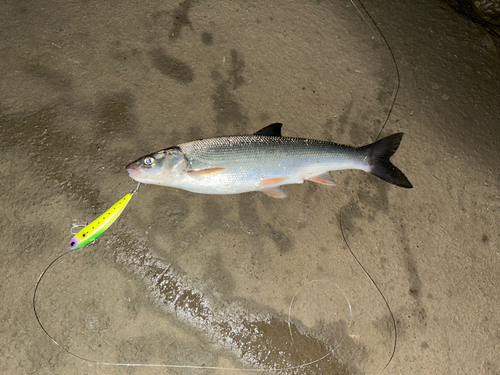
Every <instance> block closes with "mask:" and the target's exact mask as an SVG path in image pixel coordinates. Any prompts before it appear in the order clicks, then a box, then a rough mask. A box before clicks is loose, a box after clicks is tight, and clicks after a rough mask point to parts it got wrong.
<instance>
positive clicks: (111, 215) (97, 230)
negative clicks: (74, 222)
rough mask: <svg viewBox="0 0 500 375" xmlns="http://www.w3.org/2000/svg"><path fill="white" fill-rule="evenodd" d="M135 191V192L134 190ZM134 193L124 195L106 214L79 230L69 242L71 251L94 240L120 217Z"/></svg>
mask: <svg viewBox="0 0 500 375" xmlns="http://www.w3.org/2000/svg"><path fill="white" fill-rule="evenodd" d="M136 191H137V190H136ZM134 194H135V192H132V193H129V194H127V195H125V196H124V197H123V198H122V199H120V200H119V201H118V202H116V203H115V204H114V205H112V206H111V207H110V208H109V209H108V210H107V211H106V212H104V213H103V214H102V215H101V216H99V217H98V218H97V219H95V220H94V221H93V222H91V223H90V224H89V225H87V226H85V227H84V228H83V229H82V230H80V231H79V232H78V233H77V234H76V235H75V236H74V237H73V238H72V239H71V240H70V241H69V248H70V249H71V250H75V249H78V248H80V247H83V246H85V245H87V244H88V243H90V242H93V241H95V240H96V238H97V237H99V236H100V235H101V234H103V233H104V232H105V231H106V230H108V228H109V227H110V226H111V225H112V224H113V223H114V222H115V221H116V219H118V218H119V217H120V215H121V214H122V212H123V210H125V207H127V205H128V203H129V202H130V200H131V199H132V196H133V195H134Z"/></svg>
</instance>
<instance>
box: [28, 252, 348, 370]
mask: <svg viewBox="0 0 500 375" xmlns="http://www.w3.org/2000/svg"><path fill="white" fill-rule="evenodd" d="M76 251H78V250H69V251H67V252H65V253H63V254H61V255H59V256H58V257H57V258H55V259H54V260H53V261H52V262H50V264H49V265H48V266H47V268H45V270H44V271H43V272H42V273H41V274H40V277H39V278H38V280H37V282H36V285H35V289H34V292H33V312H34V314H35V318H36V321H37V322H38V325H39V326H40V328H41V329H42V330H43V332H44V333H45V334H46V335H47V336H48V337H49V338H50V340H51V341H52V342H53V343H54V344H56V345H57V346H58V347H59V348H61V349H62V350H64V351H65V352H66V353H68V354H70V355H72V356H73V357H76V358H78V359H80V360H82V361H84V362H88V363H92V364H94V365H99V366H114V367H155V368H173V369H192V370H196V369H200V370H203V369H205V370H223V371H230V370H232V371H235V370H238V371H245V372H255V373H257V372H258V373H265V372H268V373H269V372H278V373H280V372H283V371H284V372H285V373H286V372H287V371H290V370H297V369H301V368H305V367H308V366H311V365H313V364H315V363H317V362H320V361H322V360H324V359H325V358H327V357H328V356H331V355H333V352H334V351H335V350H336V349H337V348H338V347H339V346H340V345H341V342H340V343H339V344H338V345H337V346H336V347H335V348H334V349H332V350H331V351H329V352H328V353H326V354H325V355H323V356H321V357H320V358H318V359H315V360H313V361H309V362H307V363H303V364H301V365H296V366H289V367H283V368H273V369H249V368H238V367H236V368H235V367H220V366H201V365H198V366H197V365H171V364H150V363H112V362H100V361H94V360H92V359H89V358H85V357H83V356H81V355H79V354H76V353H74V352H73V351H71V350H70V349H68V348H67V347H66V346H64V345H63V344H61V343H59V342H58V341H57V340H56V339H55V338H54V337H53V336H52V335H51V334H50V333H49V331H48V330H47V329H46V328H45V326H44V325H43V323H42V321H41V320H40V316H39V314H38V311H37V308H36V298H37V293H38V288H39V286H40V284H41V282H42V279H43V277H44V276H45V275H46V274H47V272H48V271H49V269H50V268H51V267H52V266H53V265H54V264H56V262H57V261H59V260H60V259H61V258H63V257H64V256H66V255H68V254H69V253H75V252H76ZM320 281H323V282H327V283H331V284H333V285H334V286H335V287H337V289H338V290H340V291H341V293H342V295H343V296H344V297H345V299H346V301H347V304H348V307H349V314H350V317H349V326H350V325H351V321H352V308H351V304H350V302H349V299H348V298H347V295H346V294H345V293H344V291H343V290H342V289H341V288H340V287H339V286H338V285H337V284H335V283H333V282H331V281H328V280H312V281H310V282H308V283H306V284H304V285H303V286H301V287H300V288H299V289H298V290H297V291H296V292H295V294H294V296H293V298H292V301H291V302H290V306H289V312H288V327H289V330H290V337H291V340H292V341H293V334H292V330H291V310H292V305H293V302H294V300H295V298H296V297H297V294H298V293H299V292H300V290H301V289H303V288H304V287H305V286H306V285H307V284H310V283H315V282H316V283H317V282H320ZM294 346H295V344H294Z"/></svg>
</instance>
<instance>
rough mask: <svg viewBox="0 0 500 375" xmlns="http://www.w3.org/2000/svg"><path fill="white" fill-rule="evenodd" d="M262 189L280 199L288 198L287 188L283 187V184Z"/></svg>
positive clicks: (263, 191)
mask: <svg viewBox="0 0 500 375" xmlns="http://www.w3.org/2000/svg"><path fill="white" fill-rule="evenodd" d="M260 191H261V192H262V193H264V194H266V195H269V196H270V197H273V198H280V199H283V198H286V193H285V189H283V186H277V187H273V188H269V189H262V190H260Z"/></svg>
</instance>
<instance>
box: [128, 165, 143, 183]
mask: <svg viewBox="0 0 500 375" xmlns="http://www.w3.org/2000/svg"><path fill="white" fill-rule="evenodd" d="M126 170H127V173H128V175H129V177H130V178H132V179H133V180H135V181H137V178H138V177H139V176H140V174H141V171H140V169H139V167H138V166H137V163H135V162H134V163H130V164H129V165H127V167H126ZM138 182H140V181H138Z"/></svg>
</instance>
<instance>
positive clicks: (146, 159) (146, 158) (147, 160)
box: [144, 156, 155, 165]
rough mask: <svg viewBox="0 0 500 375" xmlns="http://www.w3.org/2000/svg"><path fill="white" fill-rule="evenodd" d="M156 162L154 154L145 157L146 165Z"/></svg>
mask: <svg viewBox="0 0 500 375" xmlns="http://www.w3.org/2000/svg"><path fill="white" fill-rule="evenodd" d="M154 162H155V158H153V157H152V156H148V157H145V158H144V164H146V165H152V164H153V163H154Z"/></svg>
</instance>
